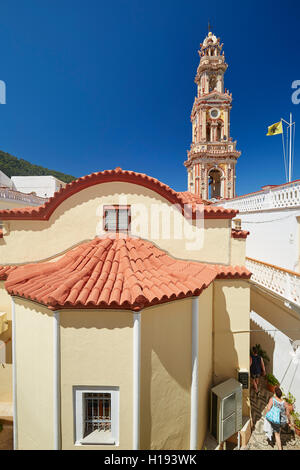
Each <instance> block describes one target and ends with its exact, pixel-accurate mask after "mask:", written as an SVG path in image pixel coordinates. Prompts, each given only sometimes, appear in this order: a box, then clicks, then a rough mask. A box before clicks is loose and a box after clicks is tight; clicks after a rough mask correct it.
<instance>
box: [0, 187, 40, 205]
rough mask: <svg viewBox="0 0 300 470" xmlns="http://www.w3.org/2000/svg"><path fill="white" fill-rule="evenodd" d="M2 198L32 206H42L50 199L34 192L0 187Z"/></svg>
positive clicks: (0, 196)
mask: <svg viewBox="0 0 300 470" xmlns="http://www.w3.org/2000/svg"><path fill="white" fill-rule="evenodd" d="M0 199H4V200H7V201H18V202H21V203H24V204H28V205H30V206H41V205H43V204H44V203H45V202H46V201H47V200H48V199H47V198H43V197H39V196H35V195H34V194H26V193H20V192H19V191H14V190H13V189H10V188H0Z"/></svg>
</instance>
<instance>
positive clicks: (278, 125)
mask: <svg viewBox="0 0 300 470" xmlns="http://www.w3.org/2000/svg"><path fill="white" fill-rule="evenodd" d="M282 133H283V129H282V121H279V122H275V124H272V126H269V127H268V133H267V134H266V135H275V134H282Z"/></svg>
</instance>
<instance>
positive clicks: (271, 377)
mask: <svg viewBox="0 0 300 470" xmlns="http://www.w3.org/2000/svg"><path fill="white" fill-rule="evenodd" d="M266 379H267V381H268V382H269V384H270V385H279V382H278V380H277V379H276V377H275V376H274V375H273V374H267V375H266Z"/></svg>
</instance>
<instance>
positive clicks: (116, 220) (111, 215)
mask: <svg viewBox="0 0 300 470" xmlns="http://www.w3.org/2000/svg"><path fill="white" fill-rule="evenodd" d="M103 219H104V230H105V231H107V232H128V231H129V230H130V222H131V213H130V206H117V205H113V206H104V210H103Z"/></svg>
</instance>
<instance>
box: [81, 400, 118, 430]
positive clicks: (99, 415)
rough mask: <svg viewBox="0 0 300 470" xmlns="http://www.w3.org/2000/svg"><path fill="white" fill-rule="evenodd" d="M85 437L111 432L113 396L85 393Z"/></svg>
mask: <svg viewBox="0 0 300 470" xmlns="http://www.w3.org/2000/svg"><path fill="white" fill-rule="evenodd" d="M84 406H85V420H84V436H83V437H85V436H87V435H89V434H91V433H92V432H93V431H111V394H110V393H84Z"/></svg>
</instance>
